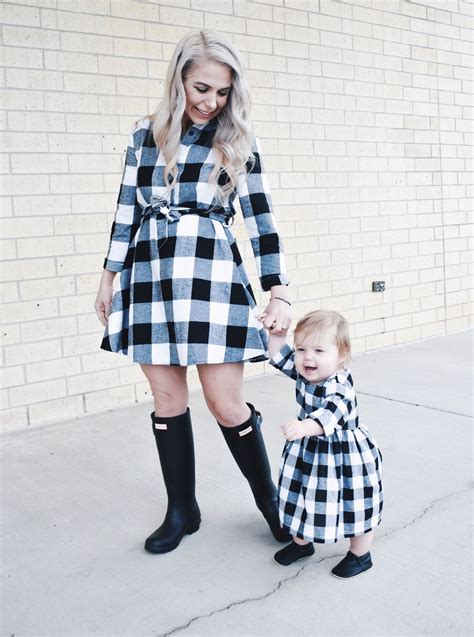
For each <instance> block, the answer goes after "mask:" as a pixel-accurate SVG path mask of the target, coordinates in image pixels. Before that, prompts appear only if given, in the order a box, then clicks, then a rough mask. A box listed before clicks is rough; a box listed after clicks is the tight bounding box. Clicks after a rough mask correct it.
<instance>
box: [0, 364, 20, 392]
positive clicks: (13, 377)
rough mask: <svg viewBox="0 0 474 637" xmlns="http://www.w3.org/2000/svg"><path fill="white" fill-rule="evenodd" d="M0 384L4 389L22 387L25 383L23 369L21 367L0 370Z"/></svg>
mask: <svg viewBox="0 0 474 637" xmlns="http://www.w3.org/2000/svg"><path fill="white" fill-rule="evenodd" d="M0 376H1V379H2V380H1V384H2V387H3V388H4V389H8V388H9V387H15V386H17V385H22V384H23V383H24V382H25V374H24V368H23V366H22V365H16V366H14V367H4V368H3V369H1V370H0Z"/></svg>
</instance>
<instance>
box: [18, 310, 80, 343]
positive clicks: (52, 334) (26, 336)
mask: <svg viewBox="0 0 474 637" xmlns="http://www.w3.org/2000/svg"><path fill="white" fill-rule="evenodd" d="M76 333H77V326H76V317H75V316H68V317H66V318H51V319H45V320H38V321H34V322H33V321H32V322H28V323H24V324H23V325H22V326H21V335H22V341H24V342H27V341H41V340H45V339H51V338H57V337H59V336H71V335H74V334H76Z"/></svg>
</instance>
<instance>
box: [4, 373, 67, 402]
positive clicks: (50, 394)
mask: <svg viewBox="0 0 474 637" xmlns="http://www.w3.org/2000/svg"><path fill="white" fill-rule="evenodd" d="M9 395H10V403H11V406H12V407H18V406H20V405H31V404H32V403H40V402H44V401H45V399H46V400H48V401H49V400H54V399H55V398H60V397H61V396H65V395H66V382H65V380H64V379H57V378H56V379H55V380H54V381H45V382H42V383H33V384H28V385H24V386H22V387H12V388H11V389H10V390H9Z"/></svg>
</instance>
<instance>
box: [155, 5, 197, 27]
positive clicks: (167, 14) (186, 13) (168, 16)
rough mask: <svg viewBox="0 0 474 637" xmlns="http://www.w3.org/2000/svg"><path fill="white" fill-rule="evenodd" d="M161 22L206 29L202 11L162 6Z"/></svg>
mask: <svg viewBox="0 0 474 637" xmlns="http://www.w3.org/2000/svg"><path fill="white" fill-rule="evenodd" d="M160 22H161V23H163V24H173V25H180V26H187V27H190V28H193V29H198V28H200V27H201V28H202V27H204V14H203V13H201V12H200V11H192V10H189V9H181V8H171V7H167V6H162V7H160ZM161 28H162V27H161Z"/></svg>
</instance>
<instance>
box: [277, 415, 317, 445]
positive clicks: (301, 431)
mask: <svg viewBox="0 0 474 637" xmlns="http://www.w3.org/2000/svg"><path fill="white" fill-rule="evenodd" d="M281 428H282V430H283V435H284V437H285V438H286V439H287V440H298V439H299V438H304V437H305V436H322V435H324V429H323V428H322V427H321V425H320V424H319V423H318V422H316V421H314V420H312V419H311V418H306V419H305V420H298V419H296V418H292V419H291V420H287V421H286V422H284V423H283V424H282V426H281Z"/></svg>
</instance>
